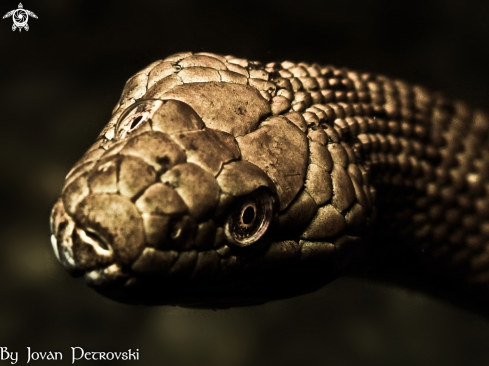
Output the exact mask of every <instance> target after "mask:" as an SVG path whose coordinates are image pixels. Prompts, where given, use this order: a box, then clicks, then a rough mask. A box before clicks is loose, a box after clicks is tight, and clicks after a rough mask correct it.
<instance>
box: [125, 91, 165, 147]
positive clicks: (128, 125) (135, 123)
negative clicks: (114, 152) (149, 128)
mask: <svg viewBox="0 0 489 366" xmlns="http://www.w3.org/2000/svg"><path fill="white" fill-rule="evenodd" d="M162 104H163V101H161V100H158V99H147V100H142V101H140V102H137V103H134V104H133V105H132V106H130V107H129V108H128V109H127V110H126V111H125V112H124V113H123V114H122V115H121V117H120V118H119V120H118V122H117V125H116V136H117V138H118V139H119V140H121V139H123V138H124V137H126V136H127V135H129V134H131V133H132V132H133V131H135V130H136V129H138V128H139V127H141V126H142V125H143V124H144V122H146V121H148V120H149V119H151V117H152V116H153V114H154V113H155V112H156V110H157V109H158V108H160V107H161V105H162Z"/></svg>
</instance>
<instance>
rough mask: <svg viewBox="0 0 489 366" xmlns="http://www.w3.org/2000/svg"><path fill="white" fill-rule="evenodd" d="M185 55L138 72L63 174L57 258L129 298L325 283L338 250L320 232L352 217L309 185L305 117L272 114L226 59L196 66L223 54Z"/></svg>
mask: <svg viewBox="0 0 489 366" xmlns="http://www.w3.org/2000/svg"><path fill="white" fill-rule="evenodd" d="M189 57H190V58H191V57H194V56H188V55H187V56H186V58H184V59H183V61H185V60H187V64H185V63H184V62H183V61H179V62H175V60H174V59H173V60H170V61H163V62H160V63H155V64H153V66H152V68H151V67H150V68H149V69H147V70H146V71H145V70H143V71H142V72H141V73H139V74H137V75H136V76H135V77H133V78H131V79H130V80H129V81H128V83H127V84H126V88H125V90H124V92H123V95H122V97H121V102H120V103H119V105H118V107H117V108H116V110H115V112H114V115H113V118H112V120H111V121H110V122H109V124H108V125H107V127H106V128H105V129H104V130H103V132H102V134H101V135H100V136H99V139H98V140H97V141H96V143H95V144H94V145H93V146H92V147H91V148H90V149H89V150H88V151H87V153H86V154H85V155H84V156H83V157H82V159H81V160H80V161H79V162H78V163H77V164H76V165H75V167H74V168H73V169H72V170H71V171H70V172H69V173H68V175H67V177H66V182H65V186H64V188H63V191H62V194H61V197H60V198H59V200H58V201H57V202H56V204H55V206H54V208H53V211H52V215H51V230H52V244H53V249H54V252H55V254H56V256H57V258H58V260H59V261H60V262H61V263H62V264H63V266H64V267H65V268H66V269H67V270H68V271H69V272H70V273H72V274H73V275H75V276H83V277H84V278H85V279H86V281H87V282H88V284H89V285H91V286H93V287H94V288H95V289H96V290H97V291H99V292H100V293H102V294H104V295H106V296H108V297H111V298H114V299H116V300H119V301H123V302H127V303H144V304H178V305H187V306H212V307H222V306H230V305H243V304H249V303H260V302H264V301H267V300H271V299H275V298H281V297H288V296H292V295H295V294H296V293H299V292H305V291H308V290H313V289H315V288H317V287H318V286H320V285H322V284H324V283H325V282H326V281H327V280H325V278H326V279H330V278H332V277H333V276H334V275H335V274H336V272H337V268H338V263H337V262H338V260H337V257H338V255H337V249H336V248H337V247H336V245H334V244H333V243H332V242H329V243H328V242H325V241H324V240H322V241H321V240H318V239H324V238H328V237H329V238H335V239H337V240H340V239H342V237H341V235H342V234H343V233H342V230H343V228H344V226H345V220H344V218H343V217H342V216H341V214H340V213H339V212H338V211H337V210H336V209H335V208H333V206H332V205H331V204H330V205H327V206H324V207H325V208H324V209H323V208H320V207H319V205H318V204H317V202H316V201H317V197H315V196H314V195H313V196H311V194H309V193H308V192H307V184H308V183H307V180H306V175H307V174H309V173H308V164H309V153H310V143H309V142H308V139H307V136H306V130H307V125H306V123H305V121H304V119H303V118H302V117H301V115H300V114H299V113H295V112H292V113H289V115H288V116H287V115H285V116H281V115H278V114H277V113H276V112H277V111H274V112H272V108H271V105H270V103H269V101H268V100H267V95H266V94H264V93H263V90H259V89H258V88H257V87H256V86H252V85H251V84H253V83H251V82H249V83H247V84H246V85H243V83H241V84H240V83H238V82H236V80H240V79H239V78H237V77H236V80H235V82H222V81H223V75H226V77H227V78H230V75H231V72H230V71H229V70H228V73H227V74H224V73H222V72H221V73H220V75H221V80H220V82H219V81H212V80H211V81H207V82H193V81H195V78H196V76H195V74H196V73H197V74H198V72H200V73H201V75H200V74H198V75H200V77H201V79H200V80H202V78H204V77H210V76H209V70H207V69H208V68H206V70H205V71H202V70H201V69H203V68H199V67H196V66H195V64H198V63H199V62H200V63H205V62H207V63H212V62H214V61H215V59H214V61H209V59H210V57H209V56H199V57H197V55H195V57H194V58H193V59H192V61H189ZM177 58H178V57H177ZM185 65H187V66H188V65H193V66H192V67H188V68H185V67H184V66H185ZM213 65H214V66H213V67H214V68H218V67H221V66H219V65H217V64H216V63H214V64H213ZM216 65H217V66H216ZM177 66H178V67H177ZM158 68H159V69H158ZM256 68H257V67H256V65H254V66H253V70H255V69H256ZM148 70H150V71H148ZM155 70H157V71H158V70H159V71H158V72H155ZM168 70H170V71H171V73H169V71H168ZM185 70H187V71H189V70H191V71H192V72H193V73H194V74H189V73H188V72H187V74H185V73H184V71H185ZM199 70H200V71H199ZM250 70H251V69H250ZM153 73H154V75H155V76H154V79H155V80H152V79H151V77H152V76H151V75H153ZM165 73H166V74H165ZM168 73H169V75H168ZM161 75H163V76H164V75H167V76H165V77H162V78H161ZM189 75H190V76H192V75H193V76H192V78H193V79H192V78H190V76H189ZM206 75H207V76H206ZM158 78H160V79H158ZM186 78H187V79H188V78H190V79H191V80H186ZM186 81H187V82H186ZM248 84H250V85H248ZM268 84H270V85H272V86H273V85H275V84H273V83H268ZM256 85H258V84H256ZM260 85H262V84H260ZM289 86H290V84H289ZM267 88H268V87H267ZM268 89H269V91H270V90H271V91H270V93H274V92H275V89H273V88H272V87H269V88H268ZM323 149H325V148H324V147H323ZM316 150H317V149H316ZM330 159H331V158H330ZM330 165H331V164H330ZM337 169H339V168H337ZM321 174H322V175H325V174H326V173H324V172H323V173H321ZM322 175H321V176H322ZM308 177H309V175H308ZM313 178H314V177H313ZM309 181H311V179H309ZM309 184H310V183H309ZM312 188H314V187H312ZM352 189H353V188H352ZM316 190H319V191H320V194H322V196H321V197H320V199H321V200H323V201H324V202H322V203H325V202H327V201H328V200H331V196H332V193H331V192H330V194H329V197H326V198H325V197H324V194H323V193H321V192H323V191H324V189H323V190H322V191H321V189H316ZM330 190H331V189H330ZM309 191H311V190H309ZM350 201H351V200H350ZM352 202H353V201H351V202H349V203H347V205H348V206H351V204H352ZM340 204H342V205H344V206H345V209H346V208H348V206H347V205H346V204H343V203H340ZM320 210H322V211H321V212H320ZM323 211H324V212H323ZM314 218H316V221H314ZM328 220H329V222H328ZM311 221H312V223H311ZM319 221H323V222H324V221H326V223H327V224H326V225H324V227H325V228H323V227H322V226H321V225H320V224H318V223H319ZM311 225H312V226H311ZM310 239H313V240H312V241H311V240H310ZM306 275H307V276H306ZM306 277H308V280H304V278H306ZM311 278H314V279H315V281H311V280H310V279H311Z"/></svg>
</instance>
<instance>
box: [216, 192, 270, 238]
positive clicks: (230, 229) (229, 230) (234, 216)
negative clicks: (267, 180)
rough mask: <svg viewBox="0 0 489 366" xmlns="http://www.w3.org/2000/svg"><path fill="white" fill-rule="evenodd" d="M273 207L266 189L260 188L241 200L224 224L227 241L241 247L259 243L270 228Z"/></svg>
mask: <svg viewBox="0 0 489 366" xmlns="http://www.w3.org/2000/svg"><path fill="white" fill-rule="evenodd" d="M273 207H274V200H273V197H272V195H271V194H270V192H269V191H268V189H266V188H259V189H258V190H256V191H254V192H253V193H251V194H249V195H248V196H246V197H244V198H242V199H241V200H239V201H238V202H237V204H236V208H235V209H234V210H233V211H232V212H231V213H230V214H229V216H228V217H227V219H226V222H225V224H224V234H225V235H226V239H227V240H228V241H229V242H230V243H231V244H233V245H236V246H239V247H246V246H250V245H252V244H253V243H255V242H257V241H258V240H259V239H261V238H262V237H263V236H264V235H265V233H266V232H267V230H268V228H269V226H270V223H271V221H272V216H273Z"/></svg>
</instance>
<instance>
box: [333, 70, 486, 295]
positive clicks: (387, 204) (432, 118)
mask: <svg viewBox="0 0 489 366" xmlns="http://www.w3.org/2000/svg"><path fill="white" fill-rule="evenodd" d="M373 85H374V90H376V92H375V93H373V94H374V95H375V98H372V101H371V103H372V104H371V106H372V111H371V115H370V116H364V117H362V118H364V119H366V120H365V121H364V127H363V128H360V129H359V130H358V133H357V134H355V135H354V134H351V132H352V131H351V128H350V126H351V122H350V121H348V120H347V119H343V120H335V125H336V126H341V130H342V131H344V132H345V133H344V139H345V141H346V142H349V143H350V144H351V145H352V146H353V150H354V151H355V154H356V155H357V158H358V160H359V161H360V162H361V163H360V164H361V165H362V166H363V167H364V169H365V171H366V172H367V174H368V176H369V179H370V184H371V186H372V188H371V190H372V192H374V196H375V201H376V204H377V208H378V210H377V212H378V217H377V219H376V226H377V229H379V228H381V229H382V230H376V232H377V233H379V234H378V235H377V236H376V237H374V239H373V245H374V246H375V245H376V244H377V245H379V246H380V247H382V251H383V252H384V253H389V252H391V253H392V252H395V253H397V255H398V256H399V257H404V256H405V255H406V253H407V252H410V253H411V254H413V253H414V256H415V257H416V258H417V259H418V260H419V261H421V262H423V263H424V264H425V267H429V268H430V269H432V270H433V271H434V272H436V273H437V274H438V273H442V274H443V275H446V274H448V275H449V277H450V278H451V281H452V282H455V283H458V284H461V285H462V286H465V287H466V286H467V285H468V287H469V288H474V289H476V291H478V292H479V291H482V292H485V293H487V292H488V289H489V246H488V245H487V243H488V238H489V206H488V204H487V203H488V197H487V196H488V192H489V185H487V184H485V183H484V182H487V181H488V178H489V159H488V158H489V149H488V147H487V146H488V144H487V142H488V130H489V129H488V126H489V119H488V117H487V115H485V114H483V113H482V112H480V111H477V110H471V109H470V108H468V107H467V106H466V105H465V104H463V103H459V102H452V101H449V100H447V99H446V98H444V97H443V96H441V95H438V94H430V93H429V92H427V91H426V90H424V89H422V88H420V87H417V86H409V85H407V84H405V83H402V82H398V81H391V80H388V79H386V78H377V79H376V80H375V82H374V83H373ZM386 248H387V250H386ZM410 260H411V259H410Z"/></svg>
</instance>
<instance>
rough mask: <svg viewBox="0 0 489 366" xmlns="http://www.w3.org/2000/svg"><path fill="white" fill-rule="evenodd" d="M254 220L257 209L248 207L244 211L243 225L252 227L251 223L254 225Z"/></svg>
mask: <svg viewBox="0 0 489 366" xmlns="http://www.w3.org/2000/svg"><path fill="white" fill-rule="evenodd" d="M254 219H255V209H254V208H253V207H252V206H247V207H246V208H245V209H244V211H243V215H242V216H241V220H242V221H243V224H245V225H250V224H251V223H253V220H254Z"/></svg>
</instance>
